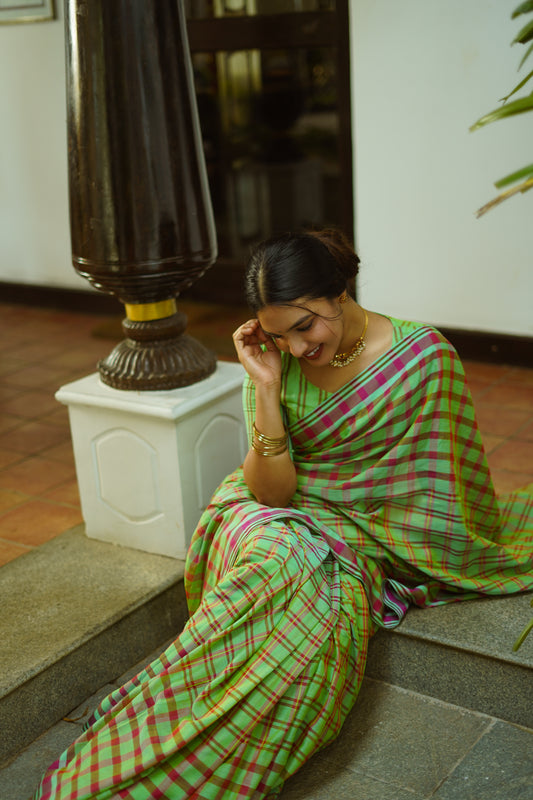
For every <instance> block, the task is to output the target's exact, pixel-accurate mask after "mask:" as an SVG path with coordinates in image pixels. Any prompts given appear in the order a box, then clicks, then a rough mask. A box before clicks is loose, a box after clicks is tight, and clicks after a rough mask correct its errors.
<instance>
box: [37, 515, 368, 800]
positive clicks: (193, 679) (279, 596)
mask: <svg viewBox="0 0 533 800" xmlns="http://www.w3.org/2000/svg"><path fill="white" fill-rule="evenodd" d="M217 530H218V531H222V530H223V527H222V526H217ZM219 538H220V541H218V542H217V537H216V536H215V539H214V542H213V544H214V547H213V548H212V549H209V548H207V547H205V544H204V543H205V539H204V538H203V537H197V539H196V543H197V544H196V547H194V546H193V559H194V560H195V561H196V570H200V572H202V571H203V570H207V571H208V572H209V587H208V589H207V591H206V592H205V593H204V595H203V597H202V599H201V601H200V604H199V605H198V607H197V608H196V611H195V613H194V614H193V615H192V617H191V619H190V621H189V623H188V624H187V626H186V628H185V630H184V631H183V633H182V635H181V636H180V637H179V639H178V640H176V642H174V643H173V644H172V645H171V646H170V647H169V648H168V649H167V650H166V651H165V652H164V653H163V654H162V655H161V657H160V658H159V659H158V660H156V661H155V662H152V664H151V665H150V666H149V667H148V668H147V669H146V670H144V671H143V672H141V673H140V674H139V675H137V676H136V677H135V678H134V679H133V680H132V681H130V682H129V683H128V684H126V685H125V686H123V687H121V688H120V689H118V690H117V691H115V692H113V693H112V694H111V695H109V696H108V697H107V698H106V699H105V700H104V702H103V703H102V704H101V706H100V707H99V708H98V709H97V711H96V713H95V715H94V717H93V720H91V725H90V727H89V729H88V730H87V731H86V732H85V733H84V734H83V735H82V736H81V737H80V738H79V739H78V740H77V741H76V742H74V744H73V745H72V746H71V748H69V750H67V751H66V753H65V754H63V756H62V757H61V758H60V759H59V761H58V762H56V763H55V764H54V765H52V767H51V769H50V770H49V772H48V775H47V776H45V778H44V780H43V783H42V786H41V789H40V792H39V794H38V795H37V796H38V797H40V798H49V797H54V798H70V799H71V800H82V798H95V799H96V798H98V800H108V798H134V799H135V800H145V798H146V799H147V800H148V798H155V797H157V798H169V800H173V799H174V798H176V800H177V799H178V798H185V797H191V798H202V799H203V798H205V800H214V799H215V798H220V799H221V800H222V799H223V798H230V797H231V798H233V797H234V798H260V797H264V796H265V795H266V794H272V793H275V792H276V791H279V790H280V789H281V787H282V785H283V782H284V780H285V779H286V777H287V776H288V775H290V774H292V773H293V772H294V771H296V769H298V767H299V766H301V764H302V763H304V762H305V761H306V760H307V758H309V756H310V755H311V754H312V753H313V752H315V751H316V750H317V749H318V748H320V747H323V746H324V745H325V744H326V743H327V742H328V741H330V740H331V739H332V738H334V737H335V736H336V734H337V733H338V731H339V730H340V727H341V725H342V722H343V720H344V719H345V717H346V714H347V713H348V711H349V710H350V708H351V707H352V705H353V702H354V701H355V698H356V696H357V692H358V689H359V685H360V682H361V679H362V675H363V670H364V664H365V660H366V648H367V642H368V638H369V626H370V618H369V613H368V604H367V601H366V597H365V594H364V591H363V588H362V586H361V584H360V583H359V582H358V581H356V580H355V579H351V578H350V576H346V575H341V571H340V569H339V566H338V564H337V563H336V562H335V561H334V560H333V559H332V558H331V557H330V556H329V553H328V549H327V547H324V546H320V543H319V542H317V541H316V540H315V538H314V537H313V536H312V535H310V534H309V533H308V532H307V531H306V529H305V528H304V527H303V526H300V525H290V526H285V525H283V524H282V523H276V522H274V523H272V524H271V525H269V527H268V529H261V528H255V529H252V530H251V531H250V532H248V533H247V534H245V535H244V536H243V537H242V539H241V542H240V550H239V553H238V556H237V558H236V557H235V553H234V552H232V551H231V549H228V547H227V543H226V541H225V537H224V536H221V537H219ZM217 545H218V547H217ZM229 562H231V566H230V568H229V570H228V571H226V569H227V566H228V563H229ZM213 576H215V578H213ZM353 621H356V625H355V626H354V624H353Z"/></svg>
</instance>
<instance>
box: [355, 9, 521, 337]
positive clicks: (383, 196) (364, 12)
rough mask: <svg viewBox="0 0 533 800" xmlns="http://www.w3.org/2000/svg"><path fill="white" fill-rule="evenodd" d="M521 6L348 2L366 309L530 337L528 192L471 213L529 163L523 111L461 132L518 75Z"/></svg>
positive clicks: (359, 236)
mask: <svg viewBox="0 0 533 800" xmlns="http://www.w3.org/2000/svg"><path fill="white" fill-rule="evenodd" d="M517 5H518V0H446V1H445V2H443V1H442V0H350V9H351V41H352V79H353V114H354V117H353V119H354V163H355V187H356V189H355V193H356V239H357V249H358V251H359V254H360V256H361V258H362V262H363V263H362V272H361V277H360V283H359V297H360V299H361V302H362V303H364V304H365V305H367V306H368V307H370V308H373V309H375V310H378V311H382V312H384V313H389V314H392V315H396V316H399V317H403V318H407V319H417V320H424V321H428V322H431V323H432V324H435V325H442V326H450V327H455V328H465V329H472V330H487V331H497V332H504V333H517V334H524V335H532V334H533V270H532V268H531V267H532V264H531V251H532V238H533V225H532V224H531V220H532V217H533V192H531V193H530V194H529V195H525V196H518V197H515V198H513V199H511V200H508V201H506V203H504V204H503V205H502V206H500V207H499V208H496V209H494V210H492V211H491V212H489V213H488V214H487V215H486V216H484V217H482V218H481V219H479V220H478V219H476V218H475V211H476V209H477V208H478V207H479V206H481V205H483V204H484V203H485V202H486V201H487V200H489V199H491V198H492V197H493V196H494V195H495V194H496V190H495V189H494V186H493V181H494V180H497V179H498V178H500V177H502V176H504V175H506V174H507V173H509V172H511V171H513V170H514V169H517V168H519V167H521V166H525V165H526V164H529V163H531V161H533V137H532V132H533V115H524V116H522V117H517V118H514V119H512V120H505V121H500V122H497V123H495V124H493V125H491V126H488V127H487V128H484V129H482V130H480V131H477V132H476V133H469V131H468V128H469V126H470V125H471V124H472V123H473V122H474V121H475V120H476V119H477V118H478V117H479V116H481V115H482V114H484V113H485V112H487V111H489V110H491V109H492V108H495V107H496V106H497V105H498V100H499V98H501V97H502V96H504V95H505V94H507V93H508V92H509V91H510V89H511V88H513V87H514V85H515V84H516V83H518V80H519V79H520V78H521V77H524V76H525V75H526V74H527V71H528V70H522V71H521V72H520V74H518V73H517V67H518V64H519V61H520V58H521V57H522V55H523V53H524V52H525V51H524V48H523V46H522V45H515V46H514V47H511V46H510V42H511V41H512V39H513V38H514V36H515V35H516V33H517V32H518V30H519V29H520V27H521V25H523V24H524V22H522V20H524V21H527V20H528V19H529V17H526V18H524V17H523V18H522V19H518V20H513V21H511V19H510V16H511V12H512V10H513V9H514V8H515V7H516V6H517ZM528 63H529V62H528ZM528 69H531V65H529V68H528Z"/></svg>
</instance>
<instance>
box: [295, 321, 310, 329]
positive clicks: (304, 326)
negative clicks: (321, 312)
mask: <svg viewBox="0 0 533 800" xmlns="http://www.w3.org/2000/svg"><path fill="white" fill-rule="evenodd" d="M313 322H314V320H311V322H309V323H308V324H307V325H302V326H301V327H300V328H296V330H297V331H308V330H309V329H310V328H311V326H312V324H313Z"/></svg>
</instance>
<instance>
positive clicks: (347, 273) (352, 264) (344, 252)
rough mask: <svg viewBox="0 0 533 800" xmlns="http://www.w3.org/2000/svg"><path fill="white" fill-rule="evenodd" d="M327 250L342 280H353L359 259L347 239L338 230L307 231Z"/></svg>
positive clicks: (357, 270) (357, 269)
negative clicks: (342, 277)
mask: <svg viewBox="0 0 533 800" xmlns="http://www.w3.org/2000/svg"><path fill="white" fill-rule="evenodd" d="M307 233H308V234H309V236H314V237H315V238H316V239H318V240H319V241H320V242H322V244H323V245H324V246H325V247H326V248H327V249H328V251H329V253H330V254H331V256H332V257H333V258H334V259H335V262H336V264H337V267H338V269H339V272H341V273H342V275H343V276H344V278H345V279H346V280H347V281H348V280H353V279H354V278H355V277H356V275H357V273H358V272H359V262H360V258H359V256H358V255H357V253H355V252H354V249H353V247H352V244H351V243H350V241H349V239H348V237H347V236H346V235H345V234H344V233H343V232H342V231H341V230H339V229H338V228H323V229H322V230H319V231H307Z"/></svg>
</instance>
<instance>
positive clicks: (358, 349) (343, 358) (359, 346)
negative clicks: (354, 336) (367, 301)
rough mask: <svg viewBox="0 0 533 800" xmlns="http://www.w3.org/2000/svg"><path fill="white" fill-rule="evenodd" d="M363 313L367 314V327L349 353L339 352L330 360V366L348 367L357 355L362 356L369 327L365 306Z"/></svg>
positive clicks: (366, 315) (366, 316) (366, 317)
mask: <svg viewBox="0 0 533 800" xmlns="http://www.w3.org/2000/svg"><path fill="white" fill-rule="evenodd" d="M363 313H364V315H365V327H364V328H363V333H362V334H361V336H360V337H359V339H358V340H357V341H356V343H355V344H354V346H353V347H352V349H351V350H349V351H348V352H347V353H337V354H336V355H334V356H333V358H332V359H331V361H330V362H329V366H330V367H346V366H347V365H348V364H351V362H352V361H353V360H354V359H355V358H357V356H360V355H361V353H362V352H363V350H364V349H365V347H366V342H365V333H366V329H367V328H368V314H367V313H366V311H365V309H364V308H363Z"/></svg>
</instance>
